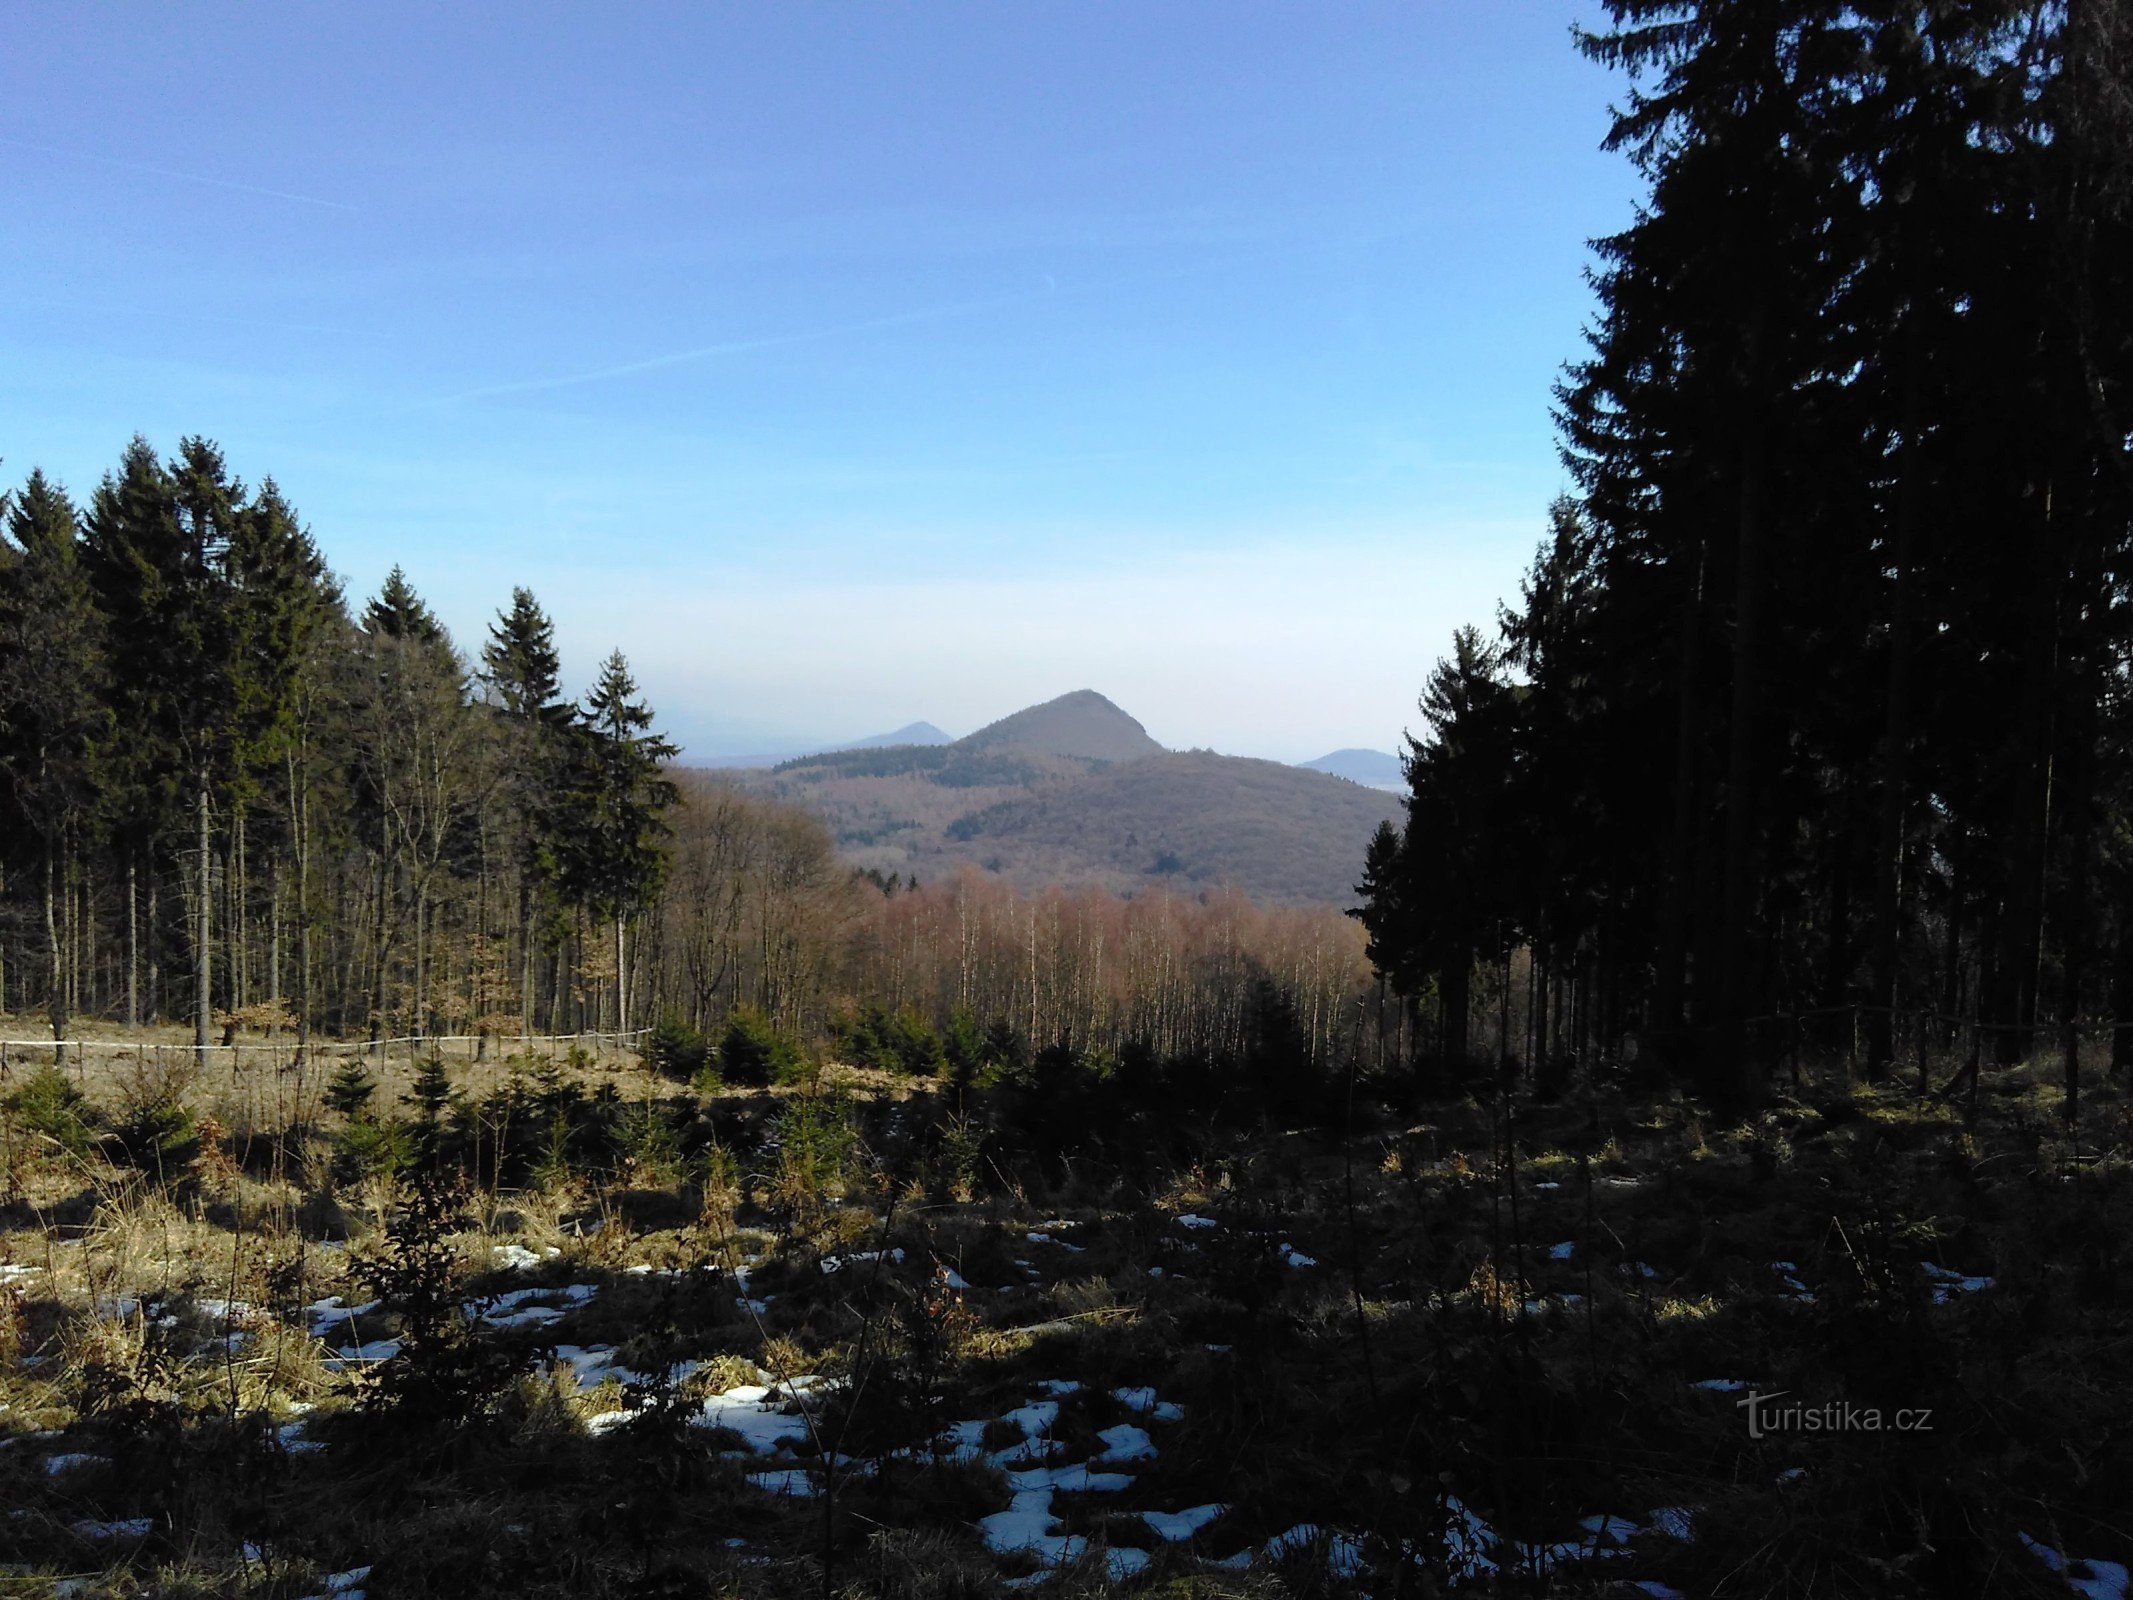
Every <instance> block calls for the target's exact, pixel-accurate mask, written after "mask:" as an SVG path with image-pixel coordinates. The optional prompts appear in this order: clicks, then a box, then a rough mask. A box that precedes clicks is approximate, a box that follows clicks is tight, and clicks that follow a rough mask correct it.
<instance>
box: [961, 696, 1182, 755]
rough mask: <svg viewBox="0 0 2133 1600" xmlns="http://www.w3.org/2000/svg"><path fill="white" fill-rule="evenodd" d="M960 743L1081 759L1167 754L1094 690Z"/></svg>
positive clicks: (1007, 720) (989, 728)
mask: <svg viewBox="0 0 2133 1600" xmlns="http://www.w3.org/2000/svg"><path fill="white" fill-rule="evenodd" d="M956 743H957V745H959V746H960V747H961V748H963V749H965V750H973V751H975V750H1027V751H1030V752H1033V753H1035V754H1037V755H1047V756H1066V757H1070V758H1072V759H1074V760H1079V761H1139V760H1141V759H1143V758H1145V757H1147V756H1154V755H1161V754H1162V753H1163V747H1162V746H1161V745H1159V744H1157V743H1156V742H1155V741H1154V740H1153V739H1151V738H1149V737H1148V730H1147V729H1146V728H1144V727H1142V726H1141V725H1140V724H1139V723H1138V722H1136V721H1135V720H1134V719H1133V718H1132V717H1129V716H1127V715H1126V713H1125V712H1123V711H1121V710H1119V708H1118V707H1117V706H1115V705H1113V704H1112V703H1111V702H1110V701H1108V700H1106V699H1105V698H1104V697H1103V696H1102V695H1100V694H1098V693H1097V692H1096V691H1095V690H1094V689H1076V690H1075V691H1074V692H1073V693H1072V694H1063V695H1061V696H1060V697H1059V698H1058V699H1056V700H1047V701H1045V702H1044V704H1042V705H1036V706H1030V707H1029V708H1028V709H1026V710H1023V711H1017V712H1016V713H1015V714H1014V715H1013V716H1011V717H1002V718H1001V719H1000V720H999V721H998V722H993V723H988V724H987V725H986V726H984V727H982V728H980V729H978V731H977V732H976V733H973V734H971V735H969V736H968V737H967V738H963V739H958V740H957V741H956Z"/></svg>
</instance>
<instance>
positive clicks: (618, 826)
mask: <svg viewBox="0 0 2133 1600" xmlns="http://www.w3.org/2000/svg"><path fill="white" fill-rule="evenodd" d="M573 743H574V756H575V759H574V761H573V775H572V782H571V786H570V798H569V807H570V810H569V839H570V844H569V855H568V857H567V860H566V865H565V872H566V876H567V881H568V883H569V886H570V888H571V890H572V891H573V895H574V898H575V900H576V902H577V903H578V904H579V905H580V906H582V907H583V908H584V909H585V910H586V911H587V912H589V913H590V914H591V915H592V916H593V917H594V918H595V919H596V920H598V921H602V922H609V923H612V925H613V928H614V938H615V985H616V988H615V997H616V1018H617V1021H616V1026H617V1028H618V1029H620V1030H621V1031H624V1032H627V1031H628V1029H629V1016H630V1005H629V1001H630V992H629V951H628V945H627V930H628V927H629V922H630V919H631V918H632V917H634V916H635V915H636V914H637V913H638V912H640V911H641V910H643V908H644V906H645V905H646V903H647V902H648V900H649V899H650V897H651V895H652V893H653V891H654V890H655V889H657V887H658V885H659V881H660V877H661V874H662V873H663V871H664V870H665V862H666V854H665V851H664V849H663V848H662V841H663V840H664V838H665V837H666V833H667V824H666V820H665V815H666V812H667V810H668V808H669V807H671V806H672V805H673V804H674V803H675V801H676V800H677V799H678V798H679V791H678V790H677V789H676V788H675V786H674V784H673V782H672V780H670V779H669V778H667V777H666V776H665V769H666V765H667V763H668V762H670V761H672V760H673V758H674V755H675V749H674V746H673V745H672V744H671V743H669V742H668V741H667V740H666V739H664V738H662V737H661V736H660V735H658V734H656V733H654V732H653V731H652V711H651V708H650V707H649V706H647V705H645V704H644V703H643V702H642V701H641V700H640V699H639V698H638V690H637V682H636V680H635V679H634V678H632V677H631V676H630V670H629V663H628V662H627V661H625V660H624V659H623V658H622V652H621V651H619V650H617V651H614V652H613V653H612V654H610V655H609V656H608V658H607V660H606V661H605V662H603V663H602V664H601V667H600V676H599V679H598V681H597V682H595V683H594V685H593V688H592V691H591V693H589V694H588V695H587V696H586V698H585V707H584V714H583V721H582V723H581V725H580V727H579V730H578V737H577V738H576V739H575V740H574V741H573Z"/></svg>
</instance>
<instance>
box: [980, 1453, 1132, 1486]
mask: <svg viewBox="0 0 2133 1600" xmlns="http://www.w3.org/2000/svg"><path fill="white" fill-rule="evenodd" d="M1096 1459H1097V1460H1099V1461H1101V1460H1104V1459H1105V1458H1104V1457H1102V1456H1098V1457H1097V1458H1096ZM1007 1486H1008V1487H1009V1488H1010V1489H1012V1490H1014V1491H1015V1493H1016V1494H1018V1495H1021V1494H1031V1493H1035V1492H1037V1491H1039V1490H1042V1491H1043V1492H1044V1493H1046V1494H1050V1493H1051V1492H1052V1491H1053V1490H1054V1489H1063V1490H1065V1491H1066V1492H1067V1493H1068V1494H1120V1493H1123V1492H1124V1491H1125V1490H1127V1489H1130V1488H1132V1487H1133V1477H1132V1475H1131V1474H1130V1473H1125V1472H1091V1471H1090V1470H1089V1463H1087V1462H1086V1461H1079V1462H1076V1463H1075V1464H1074V1465H1073V1466H1071V1467H1027V1468H1025V1469H1023V1470H1022V1471H1020V1472H1010V1473H1009V1474H1008V1475H1007Z"/></svg>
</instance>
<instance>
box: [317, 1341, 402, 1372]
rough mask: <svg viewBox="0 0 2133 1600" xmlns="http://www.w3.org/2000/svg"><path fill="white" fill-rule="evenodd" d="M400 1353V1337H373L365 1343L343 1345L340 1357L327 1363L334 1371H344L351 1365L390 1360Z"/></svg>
mask: <svg viewBox="0 0 2133 1600" xmlns="http://www.w3.org/2000/svg"><path fill="white" fill-rule="evenodd" d="M399 1353H400V1341H399V1340H398V1339H372V1340H370V1341H369V1342H368V1343H365V1344H344V1345H342V1346H341V1353H340V1359H339V1360H335V1361H328V1362H327V1363H326V1365H327V1367H328V1368H329V1369H331V1370H332V1371H334V1372H342V1371H345V1370H346V1369H347V1368H348V1367H350V1366H351V1365H354V1366H363V1365H368V1364H371V1363H373V1362H378V1361H390V1360H392V1358H393V1357H394V1356H396V1355H398V1354H399Z"/></svg>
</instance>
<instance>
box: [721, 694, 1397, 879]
mask: <svg viewBox="0 0 2133 1600" xmlns="http://www.w3.org/2000/svg"><path fill="white" fill-rule="evenodd" d="M740 781H741V782H743V783H745V784H747V785H748V786H749V787H751V788H754V789H758V790H761V791H764V792H767V793H771V794H775V795H778V796H781V797H782V798H785V799H788V800H792V801H795V802H797V803H798V804H800V805H803V806H806V807H807V808H808V809H809V810H811V811H814V812H815V813H816V814H817V815H819V816H821V817H822V818H823V819H824V820H825V821H826V822H828V823H829V825H830V827H831V828H832V829H833V830H834V831H835V833H836V835H837V840H838V845H839V848H840V849H841V850H842V851H843V853H844V855H845V858H846V859H847V860H849V861H851V862H852V863H853V864H854V865H855V866H861V867H871V868H875V869H877V870H879V871H881V872H884V873H889V872H894V873H899V874H903V875H906V876H909V875H914V874H915V875H917V876H919V877H920V878H926V879H930V878H933V877H937V876H939V875H940V874H941V873H944V872H952V871H954V870H955V869H956V868H957V867H958V866H960V865H962V864H964V863H969V864H971V865H974V866H977V867H980V868H982V869H984V870H986V871H989V872H995V873H998V874H999V875H1000V876H1002V877H1003V878H1006V879H1008V880H1009V881H1011V882H1014V883H1016V884H1018V885H1020V886H1023V887H1037V886H1040V885H1044V884H1053V883H1056V884H1062V885H1066V886H1069V887H1072V886H1076V885H1083V884H1090V885H1098V886H1101V887H1104V888H1109V889H1115V890H1119V891H1122V892H1131V891H1132V890H1134V889H1136V888H1141V887H1147V886H1149V885H1152V884H1159V883H1160V884H1167V885H1169V886H1171V887H1174V888H1181V889H1194V888H1216V887H1221V886H1229V887H1234V888H1237V889H1241V890H1243V891H1244V892H1246V893H1247V894H1250V895H1252V896H1253V897H1254V898H1255V899H1259V900H1265V901H1273V902H1286V903H1291V904H1306V903H1331V904H1336V905H1346V904H1350V903H1352V901H1353V900H1354V893H1353V889H1354V885H1355V882H1356V880H1357V878H1358V877H1360V876H1361V874H1362V865H1363V851H1364V849H1365V847H1366V846H1367V845H1368V843H1369V840H1370V836H1371V834H1372V833H1373V832H1375V831H1376V829H1377V825H1378V824H1379V823H1380V822H1382V821H1385V820H1387V819H1390V818H1396V817H1397V815H1398V813H1399V809H1400V807H1399V802H1398V801H1397V800H1396V799H1394V798H1393V797H1392V796H1390V795H1387V794H1382V793H1379V792H1378V791H1376V790H1373V789H1369V788H1365V787H1361V786H1359V785H1357V784H1355V783H1350V782H1344V781H1342V780H1341V779H1339V778H1337V777H1334V776H1332V775H1330V774H1327V773H1323V772H1314V771H1309V770H1306V769H1304V768H1302V767H1291V766H1284V765H1282V764H1281V763H1279V762H1275V761H1253V760H1247V759H1244V758H1242V757H1237V756H1220V755H1216V754H1214V753H1213V752H1212V751H1206V750H1193V751H1182V752H1179V751H1169V750H1165V749H1164V748H1163V747H1162V746H1161V745H1159V744H1157V743H1156V741H1155V740H1154V739H1152V738H1150V737H1149V736H1148V730H1147V729H1145V728H1143V727H1142V726H1141V725H1140V723H1139V722H1137V721H1136V720H1134V718H1132V717H1131V716H1129V715H1127V714H1126V713H1125V712H1124V711H1122V710H1120V709H1119V708H1118V707H1117V706H1116V705H1114V704H1112V703H1111V702H1110V701H1109V700H1107V699H1105V698H1104V697H1103V696H1102V695H1100V694H1097V693H1095V692H1094V691H1092V690H1087V689H1083V690H1079V691H1077V692H1075V693H1073V694H1068V695H1062V696H1060V697H1059V698H1058V699H1056V700H1048V701H1046V702H1045V703H1044V704H1042V705H1038V706H1031V707H1029V708H1028V709H1027V710H1024V711H1018V712H1016V713H1015V714H1014V715H1013V716H1009V717H1003V718H1001V719H1000V720H999V721H998V722H995V723H991V724H989V725H988V726H986V727H983V728H980V729H979V730H978V731H977V732H976V733H973V734H971V735H969V736H968V737H967V738H963V739H958V740H956V741H954V742H953V743H950V744H928V743H920V742H917V741H916V740H915V739H914V740H913V741H912V742H908V743H901V744H878V743H870V744H867V745H863V746H850V747H846V748H843V749H839V750H828V751H822V752H819V753H816V754H812V755H805V756H798V757H795V758H793V759H790V760H787V761H783V762H780V763H778V764H777V765H776V766H775V767H774V768H772V769H771V770H769V771H759V772H749V773H743V774H741V775H740Z"/></svg>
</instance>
